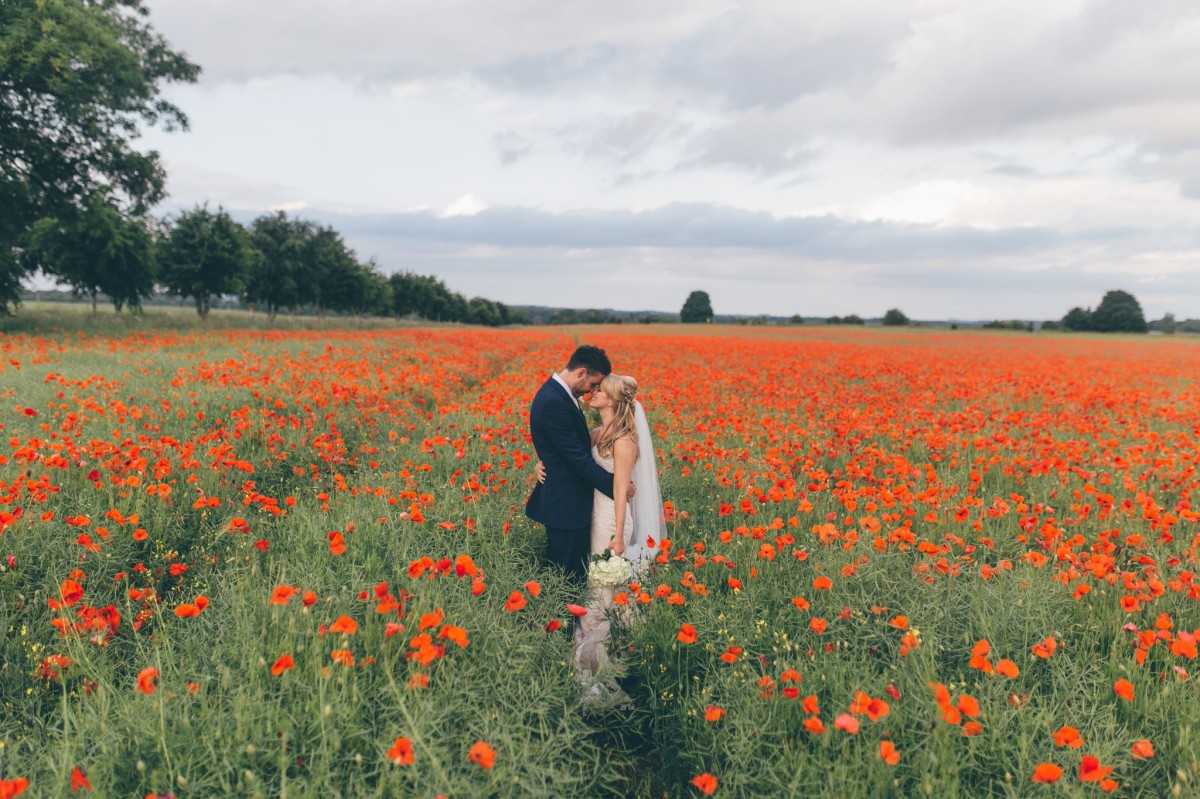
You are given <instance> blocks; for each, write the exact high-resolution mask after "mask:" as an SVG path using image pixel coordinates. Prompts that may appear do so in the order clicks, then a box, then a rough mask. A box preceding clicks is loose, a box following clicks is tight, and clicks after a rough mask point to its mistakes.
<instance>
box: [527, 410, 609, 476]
mask: <svg viewBox="0 0 1200 799" xmlns="http://www.w3.org/2000/svg"><path fill="white" fill-rule="evenodd" d="M576 412H577V411H575V410H574V409H573V408H570V407H568V406H567V404H566V403H565V402H552V403H547V405H546V407H545V408H543V409H542V423H543V424H544V425H545V426H546V431H547V432H548V433H549V435H547V436H546V439H547V441H546V443H547V444H548V445H549V446H550V448H552V449H553V450H554V451H555V453H556V454H557V455H558V457H559V458H560V459H561V460H562V462H563V463H564V464H565V465H566V467H567V468H568V469H570V470H571V471H572V472H574V473H575V474H576V475H577V476H578V477H580V478H582V479H583V480H584V481H586V482H587V483H588V484H590V485H591V486H592V487H593V488H595V489H596V490H597V491H599V492H600V493H602V494H604V495H605V496H608V497H611V496H612V495H613V476H612V474H610V473H609V472H606V471H605V470H604V469H602V468H601V467H600V464H598V463H596V461H595V460H593V459H592V453H591V451H590V450H588V449H587V448H586V447H584V445H583V443H582V442H581V441H580V440H579V436H578V435H577V434H576V432H575V421H574V419H572V418H571V416H570V414H572V413H576Z"/></svg>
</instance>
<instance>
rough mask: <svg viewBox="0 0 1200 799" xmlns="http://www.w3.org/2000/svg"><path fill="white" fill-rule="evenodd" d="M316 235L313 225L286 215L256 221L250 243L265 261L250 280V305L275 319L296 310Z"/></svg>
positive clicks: (247, 288) (259, 262)
mask: <svg viewBox="0 0 1200 799" xmlns="http://www.w3.org/2000/svg"><path fill="white" fill-rule="evenodd" d="M313 233H314V231H313V225H312V223H311V222H303V221H301V220H298V219H288V218H287V214H285V213H284V212H283V211H280V212H279V213H277V214H272V215H270V216H260V217H259V218H258V219H255V220H254V223H253V224H252V225H251V226H250V240H251V242H252V243H253V244H254V247H255V249H257V250H258V252H259V254H260V256H261V257H260V258H258V259H257V260H256V262H255V265H254V267H253V268H252V269H251V270H250V273H249V275H247V277H246V286H245V296H244V299H245V301H246V302H247V303H248V304H250V305H252V306H254V307H260V306H261V307H262V308H264V309H265V310H266V311H267V315H268V316H269V317H270V318H271V319H274V318H275V315H276V314H278V313H279V312H280V311H281V310H284V309H287V310H289V311H291V310H295V309H296V306H298V305H299V304H300V296H301V292H300V283H299V281H300V278H301V276H302V275H303V274H304V272H305V259H306V257H307V254H308V248H309V242H310V240H311V238H312V236H313Z"/></svg>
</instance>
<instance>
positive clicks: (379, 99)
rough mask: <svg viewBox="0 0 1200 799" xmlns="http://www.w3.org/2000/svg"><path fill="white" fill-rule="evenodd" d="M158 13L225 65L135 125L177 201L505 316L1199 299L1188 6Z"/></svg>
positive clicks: (476, 1)
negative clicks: (286, 214) (604, 309)
mask: <svg viewBox="0 0 1200 799" xmlns="http://www.w3.org/2000/svg"><path fill="white" fill-rule="evenodd" d="M150 7H151V11H152V17H151V21H152V23H153V24H154V25H155V27H156V28H157V29H159V30H160V31H161V32H162V33H164V35H166V36H167V38H168V39H169V40H170V41H171V42H172V43H173V44H175V45H178V46H180V47H182V48H183V49H185V50H187V51H188V52H189V53H190V54H191V55H192V56H193V57H194V58H195V59H196V60H198V61H199V62H200V63H201V64H202V65H203V66H204V67H205V76H204V77H203V78H202V82H201V84H200V86H198V87H190V88H189V87H184V88H178V89H173V90H172V93H171V96H172V98H173V99H175V100H176V101H177V102H178V103H179V104H180V105H181V106H182V107H183V108H184V110H185V111H187V112H188V113H189V114H190V115H191V117H192V120H193V132H192V133H190V134H186V135H183V136H172V137H166V136H161V135H158V134H151V135H150V136H148V137H147V144H148V145H151V146H154V147H156V148H157V149H159V150H161V151H162V152H163V153H164V155H165V156H166V158H167V160H168V162H169V167H170V171H171V175H170V188H171V192H172V196H173V200H174V201H175V202H177V203H180V204H183V203H191V202H202V201H204V200H211V201H212V202H214V203H221V204H224V205H226V206H228V207H234V208H240V209H243V211H244V212H245V213H246V214H251V215H252V214H253V213H257V212H261V211H262V210H266V209H272V208H285V209H290V210H294V211H296V212H301V213H305V214H309V213H311V214H326V215H330V214H332V216H330V217H329V218H330V219H331V220H336V221H337V223H338V224H345V225H346V226H347V228H348V236H353V237H355V238H356V240H357V241H358V242H360V243H359V244H357V245H356V247H357V248H358V249H359V251H360V252H370V251H371V249H370V247H371V246H376V247H378V249H379V251H380V253H381V254H385V255H387V256H388V257H389V258H393V259H394V262H395V263H397V264H401V263H402V264H404V268H422V267H423V268H427V269H430V270H435V271H437V272H438V273H439V274H441V275H443V276H446V277H448V278H449V277H453V276H454V275H456V274H462V275H470V278H469V279H470V280H479V281H482V282H481V285H483V286H488V287H490V288H489V289H488V290H490V291H493V292H494V293H495V296H496V298H497V299H503V300H504V301H506V302H520V301H521V300H522V297H523V296H526V295H528V296H529V297H533V296H540V295H544V294H547V293H548V292H550V293H553V294H554V296H558V295H559V294H563V293H566V294H569V288H570V281H579V285H585V284H586V285H589V286H592V287H593V288H594V290H595V291H597V292H600V293H599V295H598V296H608V297H611V298H610V299H609V300H606V302H608V303H609V304H615V303H617V302H618V301H619V300H618V298H619V297H620V296H621V295H620V292H619V291H616V290H615V289H614V290H613V292H612V294H611V295H606V294H604V292H606V291H609V288H611V287H613V286H615V285H617V284H619V283H621V281H633V280H635V279H638V278H637V275H642V276H643V278H644V280H645V283H644V285H645V286H646V289H645V290H646V292H647V293H648V294H647V296H648V297H649V296H650V294H651V293H653V296H661V297H663V298H669V297H674V295H675V294H677V293H679V292H682V293H683V296H686V293H687V292H686V290H685V288H684V287H685V286H687V285H688V284H689V283H690V282H691V281H692V279H693V276H696V277H703V278H704V279H706V280H711V281H713V282H714V284H715V285H720V286H721V290H722V291H723V292H724V293H725V296H727V297H728V298H729V302H730V303H731V304H735V305H737V304H740V305H739V307H744V309H745V310H746V312H757V311H756V309H755V308H754V307H753V306H754V303H760V304H762V305H763V308H762V310H766V311H770V310H775V309H774V308H767V307H766V306H767V305H770V304H771V303H777V304H778V305H779V306H780V307H779V308H778V310H779V311H780V312H783V311H785V310H787V309H786V308H785V307H783V306H785V305H786V306H787V307H795V308H797V309H798V310H800V311H803V312H806V313H810V312H813V311H814V307H813V306H814V305H816V304H818V303H823V304H824V306H825V307H826V308H827V309H828V311H829V312H839V311H840V312H843V313H848V312H857V313H863V314H870V313H872V311H871V310H870V309H869V308H868V307H867V305H869V304H870V302H873V301H874V300H872V299H871V298H872V297H874V296H876V295H878V297H879V298H880V300H879V303H878V304H882V306H883V307H884V308H885V307H887V306H888V305H890V304H892V303H889V302H887V300H886V299H885V296H895V297H896V298H897V300H896V301H897V302H899V301H900V300H902V299H905V298H908V299H907V302H910V303H911V308H910V309H906V311H907V312H910V315H920V314H921V313H922V311H921V307H923V306H922V304H924V303H927V304H928V305H927V306H926V307H929V308H931V309H933V310H937V309H941V308H948V307H955V308H962V309H964V315H969V314H968V313H967V312H968V311H971V312H974V313H978V314H980V315H983V316H988V317H992V316H1000V317H1008V316H1013V315H1014V314H1013V313H1012V312H1011V311H1010V310H1008V308H1009V307H1011V306H1013V305H1017V304H1019V303H1018V302H1017V298H1018V297H1021V296H1025V298H1026V301H1027V302H1028V303H1032V304H1033V305H1037V306H1038V307H1039V308H1043V310H1039V311H1038V313H1039V315H1042V316H1053V315H1057V314H1055V313H1051V311H1052V310H1053V309H1055V308H1058V309H1060V311H1059V313H1061V309H1062V308H1065V307H1069V306H1070V305H1071V304H1085V305H1087V304H1095V302H1096V301H1097V298H1098V295H1097V297H1092V296H1091V295H1092V294H1094V293H1096V292H1097V291H1102V290H1103V289H1105V288H1112V287H1114V286H1108V285H1102V284H1104V283H1107V282H1109V281H1118V282H1119V278H1121V277H1122V276H1123V275H1124V276H1127V277H1128V278H1129V280H1131V281H1139V285H1143V286H1146V287H1148V289H1147V290H1149V288H1153V290H1154V291H1157V292H1159V294H1158V295H1148V296H1150V297H1151V300H1150V302H1148V303H1147V305H1148V308H1147V310H1148V313H1153V312H1154V311H1153V310H1152V308H1151V303H1158V302H1159V300H1162V301H1164V302H1165V301H1167V300H1170V301H1171V302H1172V303H1174V304H1173V305H1172V307H1171V310H1174V311H1176V312H1177V313H1179V314H1180V315H1184V316H1186V315H1189V313H1188V310H1187V309H1186V308H1185V307H1184V306H1183V305H1181V304H1179V303H1181V302H1183V301H1184V300H1187V301H1190V302H1194V303H1195V304H1196V307H1194V309H1193V310H1192V311H1191V312H1190V315H1192V316H1200V300H1197V299H1195V298H1196V293H1195V290H1193V289H1191V288H1189V286H1190V285H1200V282H1198V281H1196V280H1195V278H1194V277H1193V278H1191V281H1192V282H1191V283H1190V284H1189V283H1187V281H1186V280H1185V278H1186V277H1187V275H1188V274H1189V270H1191V274H1193V275H1194V274H1195V270H1196V268H1197V267H1195V266H1194V264H1195V260H1194V259H1193V258H1192V255H1193V253H1194V252H1195V250H1196V249H1197V245H1196V241H1195V237H1196V234H1195V233H1194V232H1193V231H1194V230H1195V220H1196V219H1197V218H1200V4H1196V3H1195V2H1194V0H1148V2H1142V3H1131V2H1129V1H1128V0H1060V2H1055V3H1045V2H1042V1H1041V0H846V2H842V3H836V4H830V3H827V2H818V1H817V0H744V2H736V3H733V2H728V0H664V2H659V3H652V4H645V3H640V2H635V0H613V2H611V3H606V4H594V3H592V4H589V3H573V2H561V1H560V0H512V1H511V2H503V3H496V2H487V1H486V0H446V2H444V3H441V4H440V5H439V6H438V7H437V9H436V13H434V12H431V11H430V9H429V7H427V6H423V5H421V4H414V3H394V2H387V1H385V0H365V1H364V2H360V3H351V4H346V3H337V2H333V0H298V1H297V2H289V3H286V4H285V3H283V2H281V0H255V2H252V3H242V2H234V0H206V2H203V3H195V2H186V1H185V0H151V2H150ZM483 197H486V198H487V200H486V201H485V200H483V199H481V198H483ZM403 209H425V210H418V211H411V210H409V211H405V210H403ZM429 209H434V210H429ZM388 212H397V213H391V214H389V213H388ZM351 228H353V230H352V231H350V229H351ZM367 245H370V246H367ZM563 263H567V264H570V265H571V266H570V268H568V269H565V270H564V269H560V266H561V265H562V264H563ZM522 276H525V277H522ZM465 279H467V278H464V280H465ZM507 280H511V281H512V282H510V283H506V282H505V281H507ZM1022 281H1023V282H1022ZM741 283H745V284H747V285H753V286H756V287H757V288H756V289H755V290H754V291H750V290H749V289H747V290H745V291H743V290H741V289H739V288H738V285H739V284H741ZM772 285H780V286H791V287H795V289H796V291H804V292H807V294H806V295H805V296H804V297H801V298H795V297H788V296H777V295H776V292H774V291H772V290H770V289H767V290H765V291H764V290H763V286H772ZM1022 286H1024V287H1025V288H1024V295H1022ZM464 290H465V291H466V292H467V293H471V294H480V293H483V294H485V295H487V291H485V290H484V289H482V288H480V289H476V288H468V289H464ZM790 290H791V289H789V291H790ZM838 292H845V293H846V296H842V295H840V294H838ZM1189 292H1190V293H1189ZM887 293H890V295H889V294H887ZM1155 296H1157V297H1158V299H1154V297H1155ZM847 297H862V298H864V299H863V302H862V304H856V303H855V302H852V301H851V300H849V299H847ZM1188 298H1192V299H1188ZM529 301H532V300H529ZM680 301H682V297H681V298H680ZM673 303H674V300H673V299H671V300H670V301H668V300H667V299H664V300H663V301H662V302H658V303H651V305H656V306H657V307H660V308H664V309H670V308H671V306H672V304H673ZM1039 304H1040V305H1039ZM1002 305H1003V306H1005V309H1003V310H1002V309H1001V306H1002ZM992 307H995V308H996V310H995V311H994V312H993V311H989V309H990V308H992ZM1155 307H1157V306H1155ZM882 309H883V308H880V309H879V310H880V311H881V310H882ZM971 309H974V310H973V311H972V310H971ZM1160 310H1161V308H1160ZM792 312H795V311H787V313H788V315H790V313H792ZM1031 312H1032V311H1031Z"/></svg>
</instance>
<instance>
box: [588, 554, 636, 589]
mask: <svg viewBox="0 0 1200 799" xmlns="http://www.w3.org/2000/svg"><path fill="white" fill-rule="evenodd" d="M632 578H633V564H632V563H630V562H629V561H627V560H626V559H625V558H623V557H621V556H620V555H616V554H613V552H612V550H608V551H606V552H604V554H598V555H592V563H591V565H590V566H589V567H588V573H587V581H588V585H590V586H592V587H594V588H616V587H617V586H618V585H624V584H625V583H627V582H629V581H630V579H632Z"/></svg>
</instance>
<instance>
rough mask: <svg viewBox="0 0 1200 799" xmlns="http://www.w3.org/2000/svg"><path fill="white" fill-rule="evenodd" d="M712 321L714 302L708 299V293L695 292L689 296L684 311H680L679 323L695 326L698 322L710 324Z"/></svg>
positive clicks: (684, 304)
mask: <svg viewBox="0 0 1200 799" xmlns="http://www.w3.org/2000/svg"><path fill="white" fill-rule="evenodd" d="M712 320H713V309H712V301H711V300H710V299H709V298H708V292H705V291H693V292H692V293H691V294H689V295H688V298H687V300H686V301H684V303H683V308H682V310H680V311H679V321H680V322H683V323H684V324H695V323H697V322H702V323H709V322H712Z"/></svg>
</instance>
